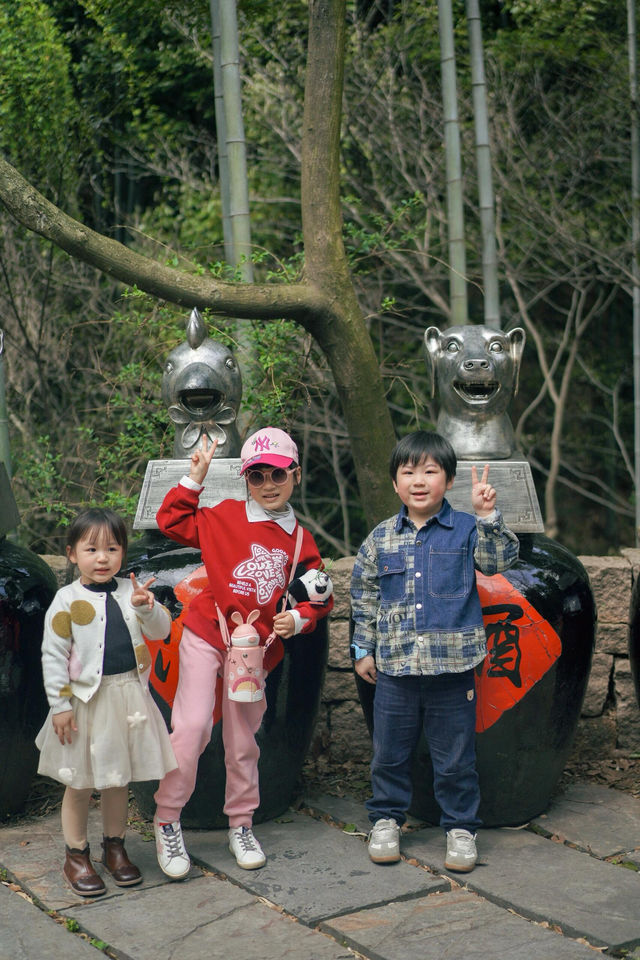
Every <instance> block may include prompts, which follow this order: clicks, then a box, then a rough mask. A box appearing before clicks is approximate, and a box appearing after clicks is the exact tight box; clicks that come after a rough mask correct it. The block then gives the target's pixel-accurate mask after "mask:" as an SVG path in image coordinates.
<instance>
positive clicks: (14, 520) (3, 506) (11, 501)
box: [0, 460, 20, 537]
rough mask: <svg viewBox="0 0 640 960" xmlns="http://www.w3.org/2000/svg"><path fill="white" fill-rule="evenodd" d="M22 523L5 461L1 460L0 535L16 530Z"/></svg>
mask: <svg viewBox="0 0 640 960" xmlns="http://www.w3.org/2000/svg"><path fill="white" fill-rule="evenodd" d="M19 523H20V514H19V513H18V507H17V504H16V501H15V497H14V496H13V490H12V489H11V481H10V480H9V474H8V473H7V468H6V467H5V465H4V463H3V462H2V461H1V460H0V537H4V535H5V534H7V533H9V531H10V530H15V529H16V527H17V526H18V524H19Z"/></svg>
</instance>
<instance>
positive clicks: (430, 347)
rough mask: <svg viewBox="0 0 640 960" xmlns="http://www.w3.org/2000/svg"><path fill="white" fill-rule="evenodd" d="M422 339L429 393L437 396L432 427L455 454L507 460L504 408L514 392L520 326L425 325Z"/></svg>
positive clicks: (509, 431)
mask: <svg viewBox="0 0 640 960" xmlns="http://www.w3.org/2000/svg"><path fill="white" fill-rule="evenodd" d="M424 342H425V346H426V351H427V367H428V369H429V372H430V374H431V396H434V395H435V391H436V386H437V389H438V395H439V397H440V413H439V415H438V422H437V430H438V432H439V433H441V434H442V436H444V437H446V438H447V440H449V442H450V443H451V445H452V446H453V449H454V450H455V452H456V456H457V457H458V459H460V460H506V459H508V458H510V457H512V456H513V454H514V453H515V452H516V451H515V437H514V433H513V427H512V425H511V421H510V419H509V416H508V415H507V413H506V410H507V407H508V405H509V401H510V400H511V398H512V397H514V396H515V395H516V393H517V392H518V377H519V374H520V360H521V358H522V351H523V349H524V344H525V332H524V330H523V329H522V328H521V327H516V328H515V329H513V330H510V331H509V332H508V333H503V332H502V331H501V330H492V329H491V328H490V327H485V326H472V325H468V326H459V327H449V328H448V329H447V330H444V331H440V330H439V329H438V327H428V328H427V330H426V331H425V335H424Z"/></svg>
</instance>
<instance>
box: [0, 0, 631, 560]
mask: <svg viewBox="0 0 640 960" xmlns="http://www.w3.org/2000/svg"><path fill="white" fill-rule="evenodd" d="M285 7H286V9H285V11H284V12H285V13H286V15H283V10H282V9H281V7H274V5H273V4H271V3H268V2H266V0H243V2H240V3H239V20H240V36H241V42H242V46H243V64H242V67H243V84H244V88H243V96H244V111H245V117H244V120H245V129H246V134H247V146H248V167H249V180H250V183H249V189H250V197H251V218H252V239H253V243H254V250H255V253H254V268H255V274H256V279H257V280H260V281H265V282H274V283H276V282H287V281H288V280H291V279H293V278H296V277H298V276H299V275H300V271H301V270H303V268H304V253H303V250H302V246H301V238H300V213H299V176H300V171H299V140H300V128H301V122H302V97H303V86H304V63H305V35H306V4H305V3H301V2H295V0H294V2H290V3H287V4H286V5H285ZM481 8H482V17H483V25H484V34H485V45H486V65H487V76H488V83H489V108H490V113H491V123H492V135H493V139H494V143H493V158H494V177H495V190H496V196H497V208H498V223H499V231H500V237H501V252H500V256H501V296H502V309H503V317H504V324H505V326H514V325H516V324H519V323H520V322H521V309H522V302H520V301H519V300H518V295H519V294H521V295H522V297H524V299H525V302H526V305H527V309H528V310H529V311H530V315H531V318H532V322H533V323H534V324H535V327H536V330H537V332H538V333H539V336H540V338H541V342H542V345H543V347H542V348H541V349H543V350H544V355H545V356H546V358H547V362H548V364H549V365H550V366H551V368H552V369H562V364H563V363H564V362H565V360H566V356H567V347H566V344H570V343H571V342H573V340H574V339H575V337H576V336H578V332H577V331H578V320H577V314H576V313H575V304H576V302H577V298H578V299H579V298H580V297H582V298H584V303H585V304H586V305H587V308H588V306H589V305H592V306H593V308H594V318H593V320H592V322H591V324H590V325H589V326H588V327H585V330H584V331H583V332H582V333H580V349H579V356H578V360H577V362H576V366H575V370H574V372H573V374H572V382H571V390H570V393H569V398H568V401H567V411H566V422H567V426H566V429H565V431H564V434H563V450H562V482H561V484H560V486H559V487H558V494H557V496H558V501H559V511H558V513H559V516H560V518H561V521H560V533H559V539H561V540H562V541H563V542H565V543H566V544H567V545H568V546H569V547H570V548H572V549H574V550H575V552H578V553H589V552H593V553H598V552H607V550H609V549H616V548H617V546H619V545H625V544H626V545H629V544H631V543H632V541H633V508H632V491H633V483H632V479H631V474H630V464H629V450H630V446H631V443H632V429H633V427H632V396H631V389H632V383H631V371H630V363H629V360H628V357H629V350H630V329H631V327H630V323H631V320H630V310H631V301H630V297H629V291H630V287H629V264H630V227H629V217H630V194H629V185H628V184H629V169H630V167H629V165H630V159H629V143H628V137H629V133H628V106H627V101H628V93H627V78H626V69H627V67H626V33H625V31H626V13H625V8H624V4H622V3H614V4H611V3H610V2H607V0H590V2H578V0H557V2H554V3H549V2H548V0H532V2H518V0H504V2H501V3H498V2H483V3H482V4H481ZM454 14H455V21H456V38H457V41H456V42H457V56H458V78H459V94H460V114H461V124H462V145H463V153H464V162H465V204H466V220H467V230H468V242H467V246H468V272H469V290H470V311H471V320H472V321H473V322H481V321H482V297H481V293H480V288H481V284H482V277H481V265H480V262H479V258H480V249H481V244H480V239H479V235H478V230H479V225H478V214H477V200H476V184H475V161H474V145H473V123H472V113H471V98H470V86H469V84H470V76H469V72H470V68H469V57H468V52H467V38H466V23H465V17H464V3H463V2H462V0H455V3H454ZM349 16H350V30H349V35H348V37H349V39H348V50H347V64H346V70H345V118H344V127H343V138H342V145H343V205H344V238H345V243H346V245H347V248H348V251H349V256H350V260H351V265H352V270H353V274H354V278H355V281H356V284H357V289H358V295H359V298H360V302H361V304H362V306H363V310H364V311H365V314H366V316H367V318H368V323H369V326H370V331H371V335H372V337H373V339H374V343H375V345H376V349H377V352H378V356H379V359H380V364H381V367H382V370H383V373H384V375H385V379H386V383H387V385H388V399H389V403H390V407H391V409H392V412H393V416H394V420H395V423H396V426H397V431H398V433H399V434H401V433H404V432H406V431H408V430H410V429H413V428H415V427H416V426H426V427H429V426H433V424H434V423H435V416H436V412H437V406H436V405H435V402H434V400H433V398H432V397H431V394H430V385H429V382H428V378H427V373H426V369H425V365H424V360H423V356H422V349H421V340H422V334H423V331H424V328H425V327H426V326H427V325H429V324H431V323H435V324H437V325H439V326H441V327H442V328H444V327H445V326H446V325H447V315H446V303H447V293H448V276H447V256H448V251H447V234H446V215H445V197H444V170H443V162H444V160H443V152H442V122H441V94H440V66H439V48H438V30H437V5H436V4H435V2H429V3H425V2H424V0H397V2H395V3H392V4H389V3H385V4H384V5H382V4H381V5H380V6H378V5H376V3H373V2H358V3H357V4H353V5H352V6H351V7H350V9H349ZM210 48H211V36H210V21H209V4H208V2H206V0H193V2H187V0H184V2H170V3H165V2H163V3H159V2H157V0H136V3H133V2H132V0H123V2H121V3H117V4H113V3H107V2H106V0H77V2H75V0H74V2H72V0H23V2H21V3H20V4H2V5H0V89H1V90H2V96H1V97H0V148H1V149H2V150H3V152H4V153H5V155H6V156H7V157H8V159H10V161H11V162H12V163H14V164H15V165H16V166H17V167H18V168H19V169H20V170H21V171H22V172H23V173H24V174H25V175H26V176H28V177H29V178H31V179H32V181H33V182H34V184H35V185H36V186H37V187H38V189H39V190H41V191H42V192H43V193H45V194H46V195H47V196H49V197H50V198H51V199H53V200H54V201H55V202H57V203H59V204H60V205H61V206H62V208H63V209H64V210H66V211H67V212H70V213H72V214H73V215H75V216H78V217H79V218H80V219H82V220H84V221H85V222H87V223H88V224H89V225H91V226H92V227H94V228H95V229H98V230H100V231H102V232H105V233H108V234H110V235H112V236H115V237H116V238H117V239H119V240H122V241H123V242H126V243H128V244H131V245H132V246H134V247H135V248H137V249H140V250H141V251H143V252H146V253H149V254H152V255H154V256H156V257H158V258H160V259H163V260H166V261H167V262H170V263H176V264H180V265H181V266H182V267H183V268H186V269H190V270H193V271H199V272H202V271H210V272H212V273H214V274H216V275H221V276H225V277H230V276H232V272H230V270H229V268H228V267H227V266H226V265H225V263H224V256H223V247H222V224H221V207H220V197H219V191H218V183H217V157H216V143H215V125H214V109H213V89H212V73H211V56H210ZM0 227H1V230H2V233H1V235H0V240H1V247H0V260H1V263H0V267H1V280H2V289H1V291H0V306H1V308H2V316H3V318H4V319H3V321H2V324H3V327H4V329H5V333H6V353H5V361H6V366H7V371H8V393H7V402H8V407H9V416H10V431H11V440H12V450H13V458H14V473H15V480H14V489H15V492H16V496H17V499H18V501H19V507H20V511H21V516H22V524H21V527H20V537H21V538H22V540H23V541H24V542H25V543H27V544H29V545H30V546H32V547H33V548H35V549H38V550H43V551H48V550H54V549H57V548H58V546H59V543H60V527H61V526H63V525H64V524H65V523H66V522H67V521H68V519H69V517H70V516H71V515H72V514H73V513H74V512H75V511H76V510H77V509H78V507H79V506H80V505H82V504H84V503H87V502H95V503H98V502H100V503H108V504H109V505H112V506H114V507H115V508H117V509H119V510H121V511H122V512H123V513H124V514H125V515H126V516H127V517H128V518H129V519H131V518H132V516H133V513H134V510H135V503H136V500H137V495H138V492H139V489H140V484H141V480H142V476H143V474H144V467H145V465H146V461H147V460H148V459H150V458H160V457H163V456H171V447H172V443H173V435H172V430H171V429H170V428H169V426H168V424H167V417H166V413H165V411H164V409H163V407H162V404H161V401H160V377H161V369H162V364H163V361H164V358H165V357H166V355H167V353H168V352H169V351H170V349H171V348H172V347H173V346H174V345H175V344H176V343H177V342H179V340H180V339H182V336H183V330H184V322H185V320H186V316H185V314H184V312H181V311H177V310H176V309H174V308H172V307H170V306H169V305H167V304H162V303H153V302H150V301H149V300H148V299H147V298H145V297H144V296H142V295H140V294H139V293H138V292H137V291H135V290H133V291H125V290H123V289H122V288H121V287H119V286H117V285H115V284H113V283H111V282H110V281H108V280H106V279H105V278H103V277H100V276H98V275H97V274H95V273H94V272H92V271H90V270H88V269H86V268H83V267H82V266H80V265H78V264H74V263H72V262H71V261H70V260H69V259H68V258H67V257H66V256H63V255H61V254H60V253H58V252H57V251H56V250H53V249H51V248H50V247H49V246H48V245H47V244H44V243H43V242H42V241H39V240H38V239H36V238H34V237H33V236H28V235H26V234H25V233H24V232H23V231H22V230H21V229H19V228H18V227H16V225H15V224H13V223H12V222H10V221H9V220H8V218H6V217H5V216H1V217H0ZM508 270H510V271H511V272H512V273H513V274H514V275H515V277H516V279H517V286H516V285H514V284H513V283H510V282H508V280H507V276H508ZM600 302H601V305H599V304H600ZM206 320H207V323H208V326H209V331H210V333H211V335H212V336H214V337H217V338H221V339H224V340H226V341H227V342H230V343H232V344H234V345H237V344H238V342H239V339H242V342H243V344H245V346H243V348H242V349H243V350H245V349H246V344H247V343H248V344H249V346H250V355H242V353H241V356H240V359H241V362H242V363H243V368H244V372H245V389H244V412H243V418H242V424H241V426H242V428H243V429H245V430H248V429H250V427H251V426H252V425H257V424H258V423H260V422H262V423H264V422H265V421H270V422H276V423H279V424H281V425H283V426H285V427H288V428H289V429H291V430H293V431H294V433H295V434H296V436H297V437H298V438H299V439H301V440H302V441H303V446H304V450H305V485H304V488H303V490H302V491H301V499H300V502H299V503H298V504H297V507H298V509H299V511H300V512H301V513H302V515H303V517H304V519H305V520H308V521H313V525H314V526H313V529H314V533H316V535H317V536H318V539H319V540H320V542H321V544H322V546H323V548H324V549H325V550H326V551H328V552H331V553H334V554H337V553H341V552H342V553H347V552H351V551H353V550H354V549H355V548H356V547H357V546H358V542H359V540H360V538H361V536H362V535H363V534H364V532H365V529H364V522H363V518H362V515H361V512H360V509H359V504H358V498H357V492H356V488H355V481H354V471H353V463H352V462H351V457H350V450H349V444H348V440H347V437H346V431H345V430H344V425H343V423H342V419H341V413H340V409H339V405H338V403H337V400H336V397H335V390H334V388H333V385H332V383H331V378H330V377H329V375H328V373H327V369H326V364H325V362H324V360H323V357H322V356H321V355H320V353H319V351H318V349H317V348H316V347H315V345H314V343H313V342H312V341H310V339H309V338H308V337H306V336H305V335H304V334H303V333H302V332H301V331H300V330H298V329H297V328H296V327H294V326H293V325H292V324H290V323H285V322H284V321H281V322H278V323H272V324H248V323H247V322H246V321H241V320H238V321H236V322H229V321H222V320H221V319H220V318H217V317H215V316H213V315H210V316H208V317H207V318H206ZM245 329H246V330H248V334H247V335H246V336H245V335H244V333H243V335H242V337H241V338H240V336H239V334H240V333H241V331H244V330H245ZM603 344H604V345H606V349H603ZM554 357H555V358H556V359H555V360H554ZM543 372H544V360H543V359H542V354H541V353H540V351H538V352H536V350H535V347H534V344H533V341H532V340H531V338H530V342H529V345H528V346H527V349H526V351H525V362H524V367H523V372H522V379H521V389H520V393H519V396H518V398H517V399H516V401H515V402H514V405H513V410H512V419H513V421H514V423H516V424H519V425H520V427H521V429H520V432H519V436H520V440H521V442H522V445H523V448H524V450H525V453H526V454H527V455H528V456H529V457H530V459H531V461H532V463H533V465H534V470H535V476H536V482H537V484H538V490H539V494H540V496H541V498H542V493H543V490H544V486H545V483H546V478H547V475H548V468H549V436H550V433H551V429H552V426H553V422H554V417H556V416H557V408H556V407H554V406H553V404H551V403H550V402H549V395H548V390H547V389H546V388H545V385H544V379H543ZM530 408H532V409H530ZM372 429H375V424H372ZM576 490H579V494H578V495H576Z"/></svg>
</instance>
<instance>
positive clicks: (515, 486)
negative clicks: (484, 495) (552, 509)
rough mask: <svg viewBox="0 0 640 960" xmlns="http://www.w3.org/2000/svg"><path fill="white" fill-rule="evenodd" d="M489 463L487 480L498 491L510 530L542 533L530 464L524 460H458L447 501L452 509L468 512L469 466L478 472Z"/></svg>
mask: <svg viewBox="0 0 640 960" xmlns="http://www.w3.org/2000/svg"><path fill="white" fill-rule="evenodd" d="M485 463H488V464H489V483H490V484H491V486H492V487H494V488H495V490H496V491H497V494H498V507H499V508H500V512H501V513H502V516H503V517H504V522H505V523H506V525H507V526H508V527H509V529H510V530H513V532H514V533H544V523H543V522H542V514H541V513H540V506H539V505H538V497H537V494H536V488H535V486H534V483H533V477H532V475H531V467H530V466H529V464H528V463H527V461H526V460H477V461H475V460H458V467H457V472H456V479H455V480H454V482H453V486H452V488H451V490H449V491H448V493H447V500H448V501H449V503H450V504H451V506H452V507H453V509H454V510H464V511H465V512H466V513H469V512H470V511H471V467H472V466H474V465H475V466H476V467H477V469H478V475H479V476H481V475H482V469H483V467H484V465H485Z"/></svg>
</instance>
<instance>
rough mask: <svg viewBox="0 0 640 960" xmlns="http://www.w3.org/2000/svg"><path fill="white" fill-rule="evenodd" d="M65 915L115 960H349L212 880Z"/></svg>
mask: <svg viewBox="0 0 640 960" xmlns="http://www.w3.org/2000/svg"><path fill="white" fill-rule="evenodd" d="M65 914H66V915H67V916H70V917H74V918H76V919H77V921H78V923H79V924H80V925H81V927H82V929H83V930H84V931H87V932H90V934H91V936H93V937H99V938H100V939H101V940H104V941H105V943H108V944H110V945H111V946H112V947H113V948H115V950H116V951H117V954H118V957H119V958H120V960H176V958H179V960H202V958H203V957H206V958H207V960H229V958H230V957H236V958H238V960H302V958H304V960H354V958H353V954H352V952H351V951H350V950H349V949H348V948H347V947H344V946H340V945H339V944H338V943H336V942H335V940H333V939H331V938H330V937H329V936H325V935H324V934H322V933H320V932H317V931H313V930H310V929H309V928H308V927H306V926H304V925H303V924H300V923H297V922H296V921H295V920H292V919H290V918H289V917H286V916H284V915H283V914H282V913H280V912H279V911H278V910H275V909H272V908H270V907H268V906H266V905H265V904H263V903H260V902H258V901H257V900H256V898H255V897H252V896H251V895H250V894H248V893H246V892H245V891H244V890H241V889H240V888H239V887H237V886H235V885H234V884H232V883H229V882H226V881H224V880H221V879H219V878H218V877H212V876H202V875H201V876H199V877H196V878H194V879H192V880H190V881H189V883H186V884H185V883H171V884H166V885H165V886H162V887H158V888H156V889H154V890H151V889H146V890H145V889H143V888H141V887H132V888H130V889H129V890H128V891H127V892H126V894H124V895H123V896H121V897H117V898H116V897H113V898H111V899H109V900H105V898H104V897H102V898H101V899H100V900H95V901H94V902H93V903H92V904H91V905H90V906H85V907H78V908H77V909H74V910H66V911H65ZM62 956H63V954H59V955H58V957H56V958H55V960H60V957H62ZM36 957H37V955H36V954H32V955H31V957H30V958H29V960H36ZM37 960H40V958H39V957H37ZM65 960H66V956H65Z"/></svg>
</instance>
